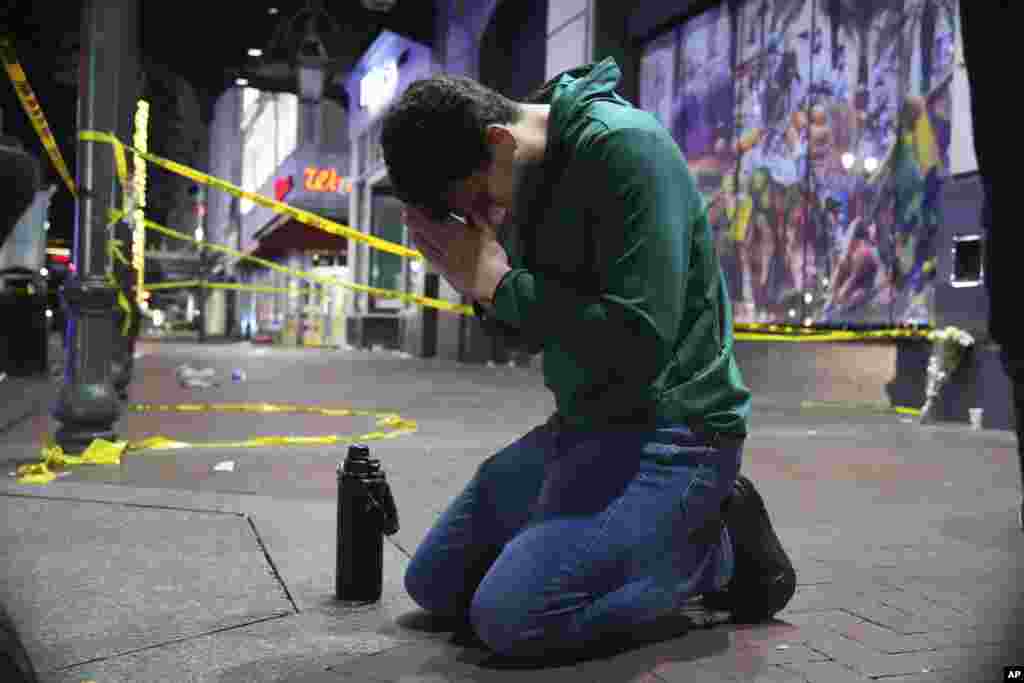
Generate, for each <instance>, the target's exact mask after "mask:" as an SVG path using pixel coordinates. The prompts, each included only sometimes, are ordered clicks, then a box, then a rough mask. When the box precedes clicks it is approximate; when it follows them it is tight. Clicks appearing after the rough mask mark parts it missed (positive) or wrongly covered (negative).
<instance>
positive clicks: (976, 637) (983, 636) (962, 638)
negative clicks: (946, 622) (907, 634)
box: [924, 622, 1024, 647]
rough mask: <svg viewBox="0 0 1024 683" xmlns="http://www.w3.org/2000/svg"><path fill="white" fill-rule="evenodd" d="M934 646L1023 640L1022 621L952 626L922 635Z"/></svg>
mask: <svg viewBox="0 0 1024 683" xmlns="http://www.w3.org/2000/svg"><path fill="white" fill-rule="evenodd" d="M924 637H925V638H927V639H928V641H929V642H931V643H932V644H933V645H934V646H935V647H957V646H970V645H992V644H996V643H1011V642H1018V643H1020V642H1024V622H1019V623H1014V624H999V623H991V624H982V625H978V626H969V627H964V628H953V629H947V630H945V631H936V632H933V633H926V634H925V635H924Z"/></svg>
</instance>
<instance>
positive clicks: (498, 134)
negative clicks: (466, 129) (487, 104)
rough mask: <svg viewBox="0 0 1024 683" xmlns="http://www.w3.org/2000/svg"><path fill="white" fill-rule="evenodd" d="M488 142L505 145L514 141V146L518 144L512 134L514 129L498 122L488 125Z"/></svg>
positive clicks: (489, 143)
mask: <svg viewBox="0 0 1024 683" xmlns="http://www.w3.org/2000/svg"><path fill="white" fill-rule="evenodd" d="M486 138H487V144H488V145H492V146H493V145H504V144H507V143H510V142H511V143H512V145H513V147H515V145H516V138H515V136H514V135H512V131H510V130H509V129H508V126H502V125H500V124H497V123H492V124H491V125H489V126H487V136H486Z"/></svg>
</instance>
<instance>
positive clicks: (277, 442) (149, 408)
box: [17, 403, 419, 485]
mask: <svg viewBox="0 0 1024 683" xmlns="http://www.w3.org/2000/svg"><path fill="white" fill-rule="evenodd" d="M131 409H132V410H134V411H135V412H182V413H205V412H224V413H242V412H246V413H304V414H319V415H326V416H330V417H348V416H366V417H376V418H377V420H376V422H377V427H378V428H387V429H388V430H389V431H383V430H382V429H378V430H377V431H373V432H368V433H366V434H360V435H358V436H339V435H337V434H328V435H325V436H257V437H253V438H250V439H245V440H242V441H211V442H205V443H189V442H185V441H176V440H174V439H169V438H167V437H165V436H151V437H148V438H146V439H142V440H141V441H135V442H131V443H129V442H127V441H117V442H111V441H106V440H104V439H96V440H95V441H93V442H92V443H91V444H90V445H89V447H88V448H86V450H85V452H83V453H82V455H80V456H73V455H65V454H64V451H63V449H61V447H60V446H57V445H55V444H52V443H51V444H46V445H44V446H43V448H42V452H41V455H42V462H39V463H32V464H29V465H21V466H20V467H18V470H17V482H18V483H19V484H34V485H42V484H48V483H50V482H51V481H53V480H54V479H56V478H57V474H56V473H55V472H54V470H67V469H68V468H70V467H76V466H80V465H120V464H121V457H122V456H123V455H124V454H125V453H139V452H142V451H167V450H179V449H183V448H257V447H262V446H329V445H335V444H344V443H361V442H365V441H375V440H381V439H394V438H396V437H398V436H402V435H403V434H411V433H412V432H415V431H416V430H417V429H418V428H419V425H418V424H417V423H416V421H415V420H408V419H406V418H403V417H402V416H401V415H399V414H398V413H392V412H380V411H374V410H356V409H352V408H320V407H317V406H303V405H293V404H281V403H180V404H176V405H170V404H144V403H143V404H135V405H133V406H131Z"/></svg>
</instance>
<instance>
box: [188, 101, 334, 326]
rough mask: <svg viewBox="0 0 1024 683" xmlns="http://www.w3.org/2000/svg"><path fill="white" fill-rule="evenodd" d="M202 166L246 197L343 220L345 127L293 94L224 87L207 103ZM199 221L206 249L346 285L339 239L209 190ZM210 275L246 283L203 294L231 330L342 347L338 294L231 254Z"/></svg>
mask: <svg viewBox="0 0 1024 683" xmlns="http://www.w3.org/2000/svg"><path fill="white" fill-rule="evenodd" d="M211 168H212V170H213V174H214V175H215V176H217V177H220V178H224V179H225V180H228V181H229V182H231V183H232V184H235V185H238V186H240V187H241V188H242V189H244V190H246V191H249V192H254V193H256V194H260V195H264V196H267V197H274V198H275V199H278V200H280V201H283V202H287V203H288V204H290V205H292V206H295V207H296V208H300V209H303V210H306V211H310V212H312V213H315V214H317V215H319V216H322V217H324V218H327V219H329V220H332V221H334V222H337V223H341V224H347V222H348V218H349V217H348V208H349V198H348V195H349V194H350V191H351V182H350V180H349V178H348V176H347V173H348V168H349V141H348V122H347V114H346V112H345V110H344V108H342V107H341V106H340V105H339V104H338V103H337V102H334V101H333V100H330V99H323V100H320V101H315V102H314V101H306V100H302V99H300V98H299V97H298V96H297V95H295V94H293V93H273V92H261V91H258V90H255V89H252V88H245V87H237V88H232V89H230V90H228V91H226V92H225V93H224V94H223V95H222V96H221V97H220V99H219V100H218V102H217V104H216V111H215V116H214V123H213V126H212V130H211ZM206 225H207V227H206V232H207V236H208V239H209V240H210V241H212V242H214V243H216V244H224V245H226V246H229V247H230V248H232V249H234V250H236V251H239V252H242V253H244V254H247V255H250V256H255V257H258V258H261V259H264V260H266V261H270V262H272V263H276V264H280V265H282V266H284V267H286V268H289V269H292V270H298V271H302V272H305V273H315V274H317V275H321V276H324V277H329V278H334V279H337V280H340V281H345V282H348V281H349V280H350V276H349V274H348V248H349V247H348V240H347V239H345V238H343V237H339V236H336V235H331V234H328V233H325V232H323V231H320V230H317V229H315V228H311V227H309V226H305V225H303V224H301V223H298V222H297V221H294V220H291V219H290V218H288V217H287V216H282V215H279V214H277V213H275V212H274V211H273V210H271V209H267V208H265V207H262V206H258V205H256V204H254V203H253V202H250V201H248V200H239V199H237V198H234V197H232V196H230V195H228V194H226V193H221V192H214V193H212V194H211V195H210V197H209V199H208V211H207V223H206ZM215 272H217V273H220V274H222V275H223V277H224V278H225V279H227V280H229V281H231V282H234V283H237V284H240V285H243V286H247V287H248V289H246V290H241V291H237V292H235V293H225V292H217V291H215V292H213V293H212V294H211V296H210V301H211V312H215V311H216V310H218V309H219V310H223V311H225V313H224V314H222V315H221V316H217V314H216V313H213V315H214V317H223V318H225V319H226V321H225V326H226V327H228V328H230V329H231V330H233V331H234V332H235V333H237V334H241V335H244V336H248V337H254V336H255V337H269V338H270V339H274V340H276V341H278V342H280V343H284V344H288V345H307V346H338V345H343V344H344V343H345V331H346V330H345V308H344V306H345V303H344V302H345V300H346V298H347V292H346V291H345V290H344V289H343V288H340V287H334V286H330V285H325V284H317V283H310V282H306V281H302V280H299V279H298V278H295V277H292V276H290V275H288V274H286V273H283V272H281V271H278V270H274V269H272V268H269V267H266V266H264V265H260V264H257V263H254V262H250V261H241V260H238V259H234V258H229V259H225V260H223V261H222V262H221V264H220V265H219V266H218V269H216V270H215ZM257 288H258V289H257ZM259 290H262V291H259ZM271 290H278V291H271Z"/></svg>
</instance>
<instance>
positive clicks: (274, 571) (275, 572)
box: [245, 515, 301, 614]
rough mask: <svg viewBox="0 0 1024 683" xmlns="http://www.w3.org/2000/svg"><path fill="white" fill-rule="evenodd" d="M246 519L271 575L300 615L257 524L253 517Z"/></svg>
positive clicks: (248, 516)
mask: <svg viewBox="0 0 1024 683" xmlns="http://www.w3.org/2000/svg"><path fill="white" fill-rule="evenodd" d="M245 519H246V521H247V522H249V528H251V529H252V532H253V533H254V534H255V535H256V542H257V543H259V545H260V550H262V551H263V556H264V557H265V558H267V563H268V564H269V565H270V571H271V573H272V574H273V575H274V578H275V579H277V582H278V583H280V584H281V588H282V589H283V590H284V594H285V597H287V598H288V602H290V603H291V605H292V609H294V610H295V613H296V614H299V612H300V611H301V610H300V609H299V606H298V605H297V604H295V599H294V598H292V594H291V591H289V590H288V584H286V583H285V582H284V577H283V576H281V572H279V571H278V570H277V565H276V564H274V560H273V558H272V557H270V552H269V551H268V550H267V545H266V544H265V543H264V542H263V538H262V537H261V536H260V532H259V530H258V529H257V528H256V523H255V522H254V521H253V519H252V516H251V515H245Z"/></svg>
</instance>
